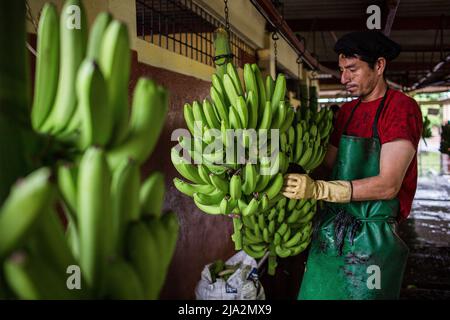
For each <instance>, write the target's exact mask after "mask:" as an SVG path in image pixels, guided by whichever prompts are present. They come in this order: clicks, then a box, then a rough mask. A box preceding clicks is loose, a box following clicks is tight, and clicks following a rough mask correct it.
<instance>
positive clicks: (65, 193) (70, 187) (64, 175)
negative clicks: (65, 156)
mask: <svg viewBox="0 0 450 320" xmlns="http://www.w3.org/2000/svg"><path fill="white" fill-rule="evenodd" d="M76 169H77V168H76V167H75V165H74V164H73V163H66V162H63V163H61V164H58V166H57V176H56V181H57V184H58V190H59V193H60V195H61V197H62V198H63V200H64V204H65V205H66V206H67V207H68V213H69V214H70V216H71V218H72V219H73V220H74V221H75V222H76V221H77V217H76V211H77V175H76V174H77V172H76Z"/></svg>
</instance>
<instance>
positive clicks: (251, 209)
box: [242, 198, 260, 216]
mask: <svg viewBox="0 0 450 320" xmlns="http://www.w3.org/2000/svg"><path fill="white" fill-rule="evenodd" d="M259 203H260V201H259V200H258V199H256V198H252V200H250V202H249V204H248V205H247V207H246V208H245V209H244V210H243V211H242V215H244V216H251V215H253V214H255V213H256V211H257V210H258V207H259Z"/></svg>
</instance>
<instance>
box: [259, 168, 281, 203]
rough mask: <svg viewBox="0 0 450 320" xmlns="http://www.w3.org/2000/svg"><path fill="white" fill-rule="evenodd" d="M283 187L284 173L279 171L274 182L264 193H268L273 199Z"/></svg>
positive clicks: (270, 198)
mask: <svg viewBox="0 0 450 320" xmlns="http://www.w3.org/2000/svg"><path fill="white" fill-rule="evenodd" d="M282 187H283V174H281V173H278V174H277V175H276V176H275V177H274V178H273V182H272V183H271V184H270V185H269V186H268V187H267V188H266V189H265V190H264V191H263V193H265V194H267V197H269V200H272V199H274V198H275V197H276V196H277V195H278V194H279V193H280V191H281V188H282Z"/></svg>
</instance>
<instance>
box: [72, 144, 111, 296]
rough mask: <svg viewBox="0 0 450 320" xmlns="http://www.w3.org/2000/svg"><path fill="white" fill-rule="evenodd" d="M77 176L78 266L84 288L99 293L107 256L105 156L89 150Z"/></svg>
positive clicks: (108, 201)
mask: <svg viewBox="0 0 450 320" xmlns="http://www.w3.org/2000/svg"><path fill="white" fill-rule="evenodd" d="M79 170H80V171H79V174H78V186H79V192H78V202H77V208H78V229H79V235H80V265H81V269H82V270H83V276H84V278H85V279H86V282H87V284H88V285H89V286H90V287H91V288H93V290H94V294H95V293H97V294H98V293H99V292H100V290H101V288H103V285H104V280H105V279H104V276H105V268H106V264H107V259H108V257H109V255H110V254H111V252H109V250H110V249H111V247H112V246H111V242H112V241H113V240H112V239H111V237H112V235H113V234H112V218H111V190H110V185H111V173H110V170H109V168H108V164H107V162H106V156H105V152H104V151H103V150H101V149H99V148H96V147H92V148H89V149H88V150H87V151H86V152H85V154H84V155H83V157H82V159H81V162H80V169H79Z"/></svg>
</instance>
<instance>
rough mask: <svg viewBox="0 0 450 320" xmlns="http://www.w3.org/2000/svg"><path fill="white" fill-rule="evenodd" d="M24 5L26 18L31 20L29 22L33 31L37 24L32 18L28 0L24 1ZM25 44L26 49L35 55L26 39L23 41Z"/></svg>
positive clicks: (35, 29) (36, 28)
mask: <svg viewBox="0 0 450 320" xmlns="http://www.w3.org/2000/svg"><path fill="white" fill-rule="evenodd" d="M25 5H26V6H27V20H28V21H30V22H31V24H32V25H33V27H34V31H36V33H37V30H38V25H37V23H36V20H34V18H33V14H32V13H31V8H30V5H29V3H28V1H25ZM25 44H26V46H27V49H28V50H29V51H30V52H31V53H32V54H33V55H34V56H37V53H36V50H34V48H33V47H32V46H31V44H29V43H28V42H27V41H25Z"/></svg>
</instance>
